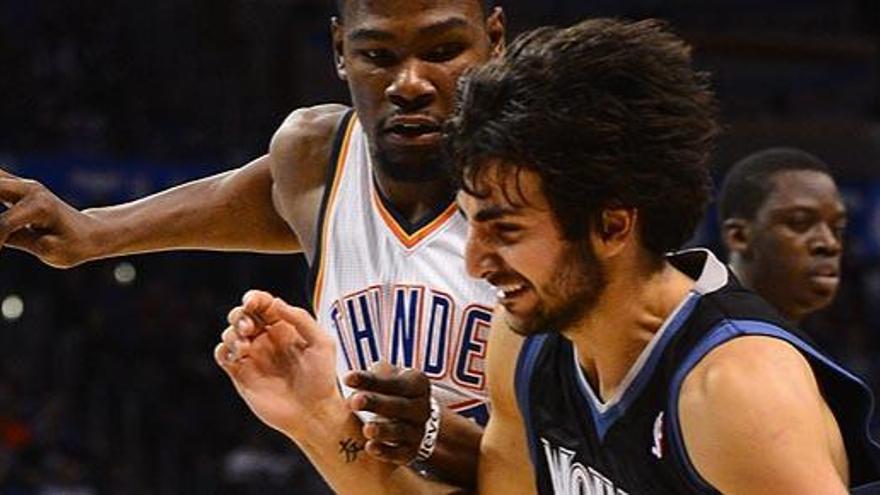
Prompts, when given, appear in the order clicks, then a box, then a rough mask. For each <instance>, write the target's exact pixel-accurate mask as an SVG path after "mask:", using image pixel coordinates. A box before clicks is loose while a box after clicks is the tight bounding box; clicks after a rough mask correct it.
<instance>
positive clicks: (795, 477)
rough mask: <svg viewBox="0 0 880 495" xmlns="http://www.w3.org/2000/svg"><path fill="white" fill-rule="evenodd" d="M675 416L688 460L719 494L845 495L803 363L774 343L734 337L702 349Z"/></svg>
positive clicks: (834, 432)
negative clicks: (705, 352) (703, 352)
mask: <svg viewBox="0 0 880 495" xmlns="http://www.w3.org/2000/svg"><path fill="white" fill-rule="evenodd" d="M679 414H680V419H681V430H682V434H683V437H684V443H685V446H686V449H687V455H688V458H689V459H690V460H691V462H692V464H693V465H694V467H695V468H696V470H697V472H698V473H699V474H700V475H701V476H702V477H703V478H704V479H705V480H706V481H707V482H709V483H710V484H711V485H713V486H714V487H715V488H716V489H718V490H720V491H721V492H723V493H726V494H751V493H777V494H811V493H815V494H835V493H841V494H843V493H846V489H845V484H846V482H845V478H846V466H845V462H844V463H843V464H844V465H840V462H839V456H836V454H839V453H840V452H841V451H842V441H841V440H840V433H839V430H838V429H837V426H836V423H834V420H833V416H831V413H830V410H828V408H827V405H826V404H825V401H824V399H823V398H822V396H821V394H820V392H819V388H818V385H817V384H816V381H815V378H814V376H813V374H812V370H811V369H810V366H809V364H808V363H807V362H806V360H805V359H804V358H803V357H802V356H801V355H800V354H799V353H798V352H797V351H796V350H794V349H793V348H792V347H790V346H789V345H788V344H786V343H784V342H782V341H779V340H777V339H772V338H767V337H741V338H738V339H734V340H733V341H731V342H729V343H727V344H724V345H722V346H720V347H719V348H717V349H715V350H713V351H712V352H710V353H709V355H707V356H706V357H705V358H704V359H703V361H702V362H701V363H700V364H698V365H697V366H696V367H695V368H694V370H693V371H692V372H691V373H690V375H689V376H688V377H687V378H686V379H685V382H684V384H683V387H682V391H681V395H680V396H679ZM829 419H830V421H829Z"/></svg>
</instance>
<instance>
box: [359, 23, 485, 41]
mask: <svg viewBox="0 0 880 495" xmlns="http://www.w3.org/2000/svg"><path fill="white" fill-rule="evenodd" d="M468 25H469V23H468V22H467V21H466V20H465V19H463V18H461V17H451V18H449V19H445V20H442V21H439V22H435V23H433V24H429V25H427V26H424V27H422V28H419V30H418V34H419V35H420V36H436V35H438V34H442V33H445V32H447V31H452V30H455V29H460V28H466V27H468ZM396 38H397V36H396V35H395V34H394V33H392V32H391V31H386V30H382V29H375V28H358V29H354V30H353V31H352V32H351V33H349V35H348V39H349V40H351V41H394V40H395V39H396Z"/></svg>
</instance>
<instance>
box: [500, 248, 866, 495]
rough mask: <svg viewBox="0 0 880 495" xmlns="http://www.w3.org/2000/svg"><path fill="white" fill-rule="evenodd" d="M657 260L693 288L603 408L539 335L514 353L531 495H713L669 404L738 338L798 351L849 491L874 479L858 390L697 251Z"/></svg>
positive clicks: (562, 353) (567, 360) (569, 352)
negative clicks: (843, 452) (839, 443)
mask: <svg viewBox="0 0 880 495" xmlns="http://www.w3.org/2000/svg"><path fill="white" fill-rule="evenodd" d="M669 261H670V263H672V264H673V265H675V266H676V268H678V269H679V270H681V271H682V272H684V273H686V274H688V275H689V276H690V277H692V278H693V279H694V280H695V281H696V282H695V285H694V288H693V290H692V291H691V292H690V294H688V296H687V297H686V298H685V299H684V300H683V301H682V302H681V304H680V305H679V306H678V307H677V308H676V309H675V310H674V311H673V313H672V314H671V315H670V316H669V317H668V318H667V319H666V321H665V322H664V324H663V325H662V326H661V327H660V329H659V330H658V331H657V333H656V334H655V335H654V337H653V338H652V340H651V341H650V343H649V344H648V345H647V346H646V348H645V349H644V351H643V352H642V353H641V354H640V356H639V357H638V358H637V360H636V362H635V363H634V364H633V366H632V368H631V369H630V371H629V372H628V373H627V375H626V376H625V378H624V380H623V381H622V382H621V385H620V386H619V387H618V390H617V391H616V392H615V394H614V395H613V396H612V397H610V398H608V400H607V401H602V400H601V399H600V398H599V395H598V394H597V393H595V392H594V390H593V388H592V385H591V384H590V383H589V381H588V380H587V378H586V376H585V375H584V372H583V370H582V368H581V366H580V363H579V360H578V357H577V352H576V350H575V348H574V346H573V345H572V344H571V342H570V341H569V340H567V339H565V338H564V337H562V336H561V335H559V334H557V333H547V334H540V335H534V336H531V337H529V338H528V339H526V341H525V342H524V344H523V348H522V350H521V351H520V356H519V359H518V361H517V367H516V395H517V402H518V404H519V407H520V410H521V412H522V415H523V420H524V422H525V426H526V431H527V436H528V440H529V449H530V453H531V457H532V462H533V463H534V466H535V472H536V480H537V485H538V493H540V494H541V495H549V494H556V495H568V494H577V495H593V494H597V495H598V494H601V495H610V494H616V495H622V494H637V493H638V494H641V493H677V494H688V493H718V492H717V490H715V489H714V488H713V487H712V486H711V485H710V484H709V483H708V482H707V481H705V480H704V479H703V478H702V477H701V476H700V474H699V473H698V472H697V471H696V469H695V468H694V467H693V466H692V465H691V463H690V460H689V457H688V455H687V452H686V449H685V446H684V440H683V438H682V434H681V427H680V424H679V419H678V396H679V391H680V388H681V384H682V382H683V381H684V379H685V377H686V376H687V374H688V373H689V372H690V371H691V370H692V369H693V367H694V366H696V364H697V363H698V362H699V361H700V359H702V358H703V357H704V356H705V355H706V354H708V353H709V352H711V351H712V349H715V348H716V347H718V346H720V345H723V344H724V343H725V342H728V341H730V340H731V339H734V338H737V337H740V336H746V335H761V336H766V337H772V338H777V339H781V340H784V341H786V342H788V343H789V344H790V345H792V346H793V347H794V348H795V349H797V350H798V351H799V352H801V354H802V355H803V356H804V357H805V358H806V359H807V361H808V362H809V363H810V365H811V367H812V368H813V371H814V373H815V375H816V378H817V380H818V382H819V383H820V386H821V388H822V390H823V395H824V397H825V400H826V401H827V403H828V406H829V407H830V408H831V410H832V412H833V413H834V415H835V418H836V420H837V423H838V425H839V426H840V429H841V434H842V435H843V438H844V443H845V445H846V449H847V457H848V460H849V467H850V482H851V484H852V486H858V485H864V484H867V483H871V482H874V481H877V480H880V455H878V454H880V450H878V447H877V445H876V444H875V443H874V442H873V440H872V439H871V438H870V436H869V435H868V432H867V428H866V426H867V424H868V417H869V415H870V409H871V404H872V401H873V399H872V397H871V394H870V392H869V391H868V389H867V387H866V386H865V385H864V384H863V383H862V382H861V381H860V380H859V379H858V378H856V377H855V376H853V375H852V374H850V373H849V372H847V371H846V370H845V369H843V368H841V367H840V366H839V365H837V364H835V363H834V362H833V361H832V360H831V359H829V358H828V357H827V356H825V355H824V354H823V353H822V352H820V351H818V350H817V349H816V348H815V347H813V346H812V345H811V344H810V343H809V339H807V338H806V337H804V336H802V335H801V334H800V333H799V332H798V331H797V330H796V329H794V328H792V327H790V326H789V324H788V323H787V322H786V321H785V320H783V318H782V317H781V316H779V315H778V313H777V312H776V311H775V310H773V308H771V307H770V306H769V304H767V303H766V302H764V301H763V300H762V299H760V298H759V297H757V296H756V295H754V294H753V293H751V292H749V291H747V290H746V289H744V288H742V286H740V285H739V283H738V282H737V281H736V279H735V277H733V275H732V274H731V273H730V272H729V270H728V269H727V268H726V267H725V266H724V265H723V264H722V263H720V262H719V261H718V260H717V259H716V258H715V257H714V256H713V255H712V254H711V253H709V252H708V251H705V250H692V251H685V252H682V253H679V254H676V255H673V256H671V257H670V258H669Z"/></svg>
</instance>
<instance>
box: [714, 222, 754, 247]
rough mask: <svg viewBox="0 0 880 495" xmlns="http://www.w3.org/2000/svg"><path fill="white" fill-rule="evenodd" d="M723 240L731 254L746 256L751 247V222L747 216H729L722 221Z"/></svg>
mask: <svg viewBox="0 0 880 495" xmlns="http://www.w3.org/2000/svg"><path fill="white" fill-rule="evenodd" d="M721 240H722V241H723V242H724V247H726V248H727V251H728V252H729V253H730V254H733V253H739V254H740V255H741V256H746V255H747V254H748V253H749V251H750V248H751V242H752V239H751V222H749V221H748V220H746V219H745V218H728V219H727V220H725V221H724V222H722V223H721Z"/></svg>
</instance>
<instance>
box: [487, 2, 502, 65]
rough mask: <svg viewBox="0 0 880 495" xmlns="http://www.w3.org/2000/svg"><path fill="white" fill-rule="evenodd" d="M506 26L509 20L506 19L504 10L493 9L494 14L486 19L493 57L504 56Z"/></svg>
mask: <svg viewBox="0 0 880 495" xmlns="http://www.w3.org/2000/svg"><path fill="white" fill-rule="evenodd" d="M506 25H507V19H506V18H505V17H504V9H502V8H501V7H493V8H492V13H491V14H489V16H488V17H487V18H486V32H487V33H488V34H489V45H490V53H491V54H492V56H493V57H498V56H501V55H503V54H504V50H505V46H506V41H505V35H506V30H507V28H506Z"/></svg>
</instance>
